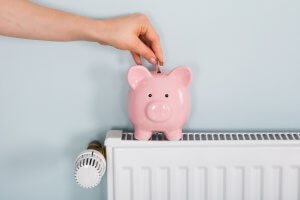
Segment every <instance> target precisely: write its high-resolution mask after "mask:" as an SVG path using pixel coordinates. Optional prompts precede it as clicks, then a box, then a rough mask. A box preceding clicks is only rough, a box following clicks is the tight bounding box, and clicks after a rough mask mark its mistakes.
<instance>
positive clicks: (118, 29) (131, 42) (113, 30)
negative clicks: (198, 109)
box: [98, 13, 163, 65]
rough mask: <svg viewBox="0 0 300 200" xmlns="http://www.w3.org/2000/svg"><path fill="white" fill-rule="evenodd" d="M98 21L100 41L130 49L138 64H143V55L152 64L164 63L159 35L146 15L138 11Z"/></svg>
mask: <svg viewBox="0 0 300 200" xmlns="http://www.w3.org/2000/svg"><path fill="white" fill-rule="evenodd" d="M98 23H100V24H101V25H100V26H99V27H101V28H100V30H99V32H98V33H99V35H100V36H99V39H98V42H99V43H101V44H106V45H111V46H113V47H115V48H118V49H122V50H129V51H130V52H131V54H132V56H133V59H134V61H135V62H136V64H142V62H141V56H142V57H144V58H145V59H146V60H148V62H150V63H152V64H156V63H157V61H159V62H160V63H161V65H163V53H162V49H161V46H160V40H159V36H158V34H157V33H156V31H155V30H154V28H153V27H152V25H151V23H150V21H149V19H148V18H147V17H146V16H145V15H143V14H140V13H136V14H131V15H128V16H123V17H117V18H111V19H105V20H99V21H98Z"/></svg>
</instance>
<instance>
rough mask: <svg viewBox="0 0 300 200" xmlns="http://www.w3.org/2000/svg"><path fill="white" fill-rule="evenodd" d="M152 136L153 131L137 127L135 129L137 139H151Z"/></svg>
mask: <svg viewBox="0 0 300 200" xmlns="http://www.w3.org/2000/svg"><path fill="white" fill-rule="evenodd" d="M151 136H152V131H147V130H144V129H140V128H136V129H135V130H134V138H135V139H137V140H149V139H150V138H151Z"/></svg>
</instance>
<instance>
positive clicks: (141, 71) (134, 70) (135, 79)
mask: <svg viewBox="0 0 300 200" xmlns="http://www.w3.org/2000/svg"><path fill="white" fill-rule="evenodd" d="M150 77H152V75H151V73H150V72H149V71H148V69H147V68H146V67H144V66H142V65H136V66H133V67H130V68H129V70H128V74H127V80H128V83H129V85H130V87H131V88H132V89H135V88H136V87H137V86H138V84H139V83H140V82H141V81H142V80H144V79H147V78H150Z"/></svg>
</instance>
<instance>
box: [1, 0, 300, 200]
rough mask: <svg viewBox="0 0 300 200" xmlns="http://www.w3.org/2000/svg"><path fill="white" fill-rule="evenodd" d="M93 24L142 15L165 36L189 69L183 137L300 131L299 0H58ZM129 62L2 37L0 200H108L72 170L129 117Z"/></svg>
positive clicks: (172, 62)
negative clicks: (189, 105)
mask: <svg viewBox="0 0 300 200" xmlns="http://www.w3.org/2000/svg"><path fill="white" fill-rule="evenodd" d="M40 3H42V4H44V5H48V6H51V7H54V8H60V9H64V10H67V11H72V12H76V13H79V14H83V15H87V16H92V17H108V16H115V15H120V14H126V13H132V12H136V11H140V12H144V13H146V14H147V15H148V16H149V17H150V19H151V20H152V21H153V24H154V26H155V27H156V28H157V30H158V32H159V34H160V36H161V41H162V45H163V49H164V53H165V60H166V66H167V67H166V68H167V69H171V68H172V67H174V66H176V65H180V64H185V65H189V66H190V67H191V68H192V71H193V76H194V80H193V83H192V87H191V92H192V101H193V109H192V113H191V118H190V121H189V122H188V123H187V126H186V129H196V130H257V129H261V130H262V129H276V130H278V129H289V130H291V129H299V128H300V107H299V105H300V94H299V90H300V85H299V77H300V36H299V35H300V27H299V21H300V12H299V10H300V1H298V0H246V1H240V0H203V1H196V0H195V1H192V0H185V1H183V0H181V1H174V0H163V1H162V0H152V1H141V0H107V1H105V0H77V1H74V0H60V1H51V0H44V1H40ZM132 64H133V61H132V60H131V57H130V54H129V53H128V52H121V51H118V50H115V49H112V48H110V47H103V46H100V45H98V44H95V43H88V42H69V43H56V42H41V41H30V40H21V39H13V38H7V37H0V136H1V137H0V199H1V200H2V199H3V200H8V199H32V200H33V199H44V200H46V199H49V200H50V199H56V200H60V199H61V200H76V199H85V200H88V199H106V192H105V190H106V182H105V181H104V182H102V184H101V186H100V187H97V188H95V189H92V190H84V189H81V188H79V187H78V186H77V185H76V184H75V183H74V180H73V176H72V173H73V161H74V158H75V157H76V155H77V153H79V152H80V151H81V150H83V149H84V148H85V146H86V145H87V143H88V142H89V141H91V140H92V139H100V140H103V138H104V136H105V132H106V131H107V130H109V129H111V128H115V127H121V128H130V123H129V121H128V119H127V114H126V94H127V83H126V79H125V75H126V71H127V69H128V66H130V65H132Z"/></svg>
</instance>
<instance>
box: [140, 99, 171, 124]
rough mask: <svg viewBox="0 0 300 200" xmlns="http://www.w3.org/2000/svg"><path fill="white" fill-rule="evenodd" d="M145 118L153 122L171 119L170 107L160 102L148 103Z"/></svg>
mask: <svg viewBox="0 0 300 200" xmlns="http://www.w3.org/2000/svg"><path fill="white" fill-rule="evenodd" d="M146 114H147V117H148V118H149V119H150V120H151V121H154V122H163V121H166V120H168V119H169V118H170V117H171V107H170V106H169V105H168V104H167V103H166V102H162V101H156V102H150V103H149V104H148V105H147V108H146Z"/></svg>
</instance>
